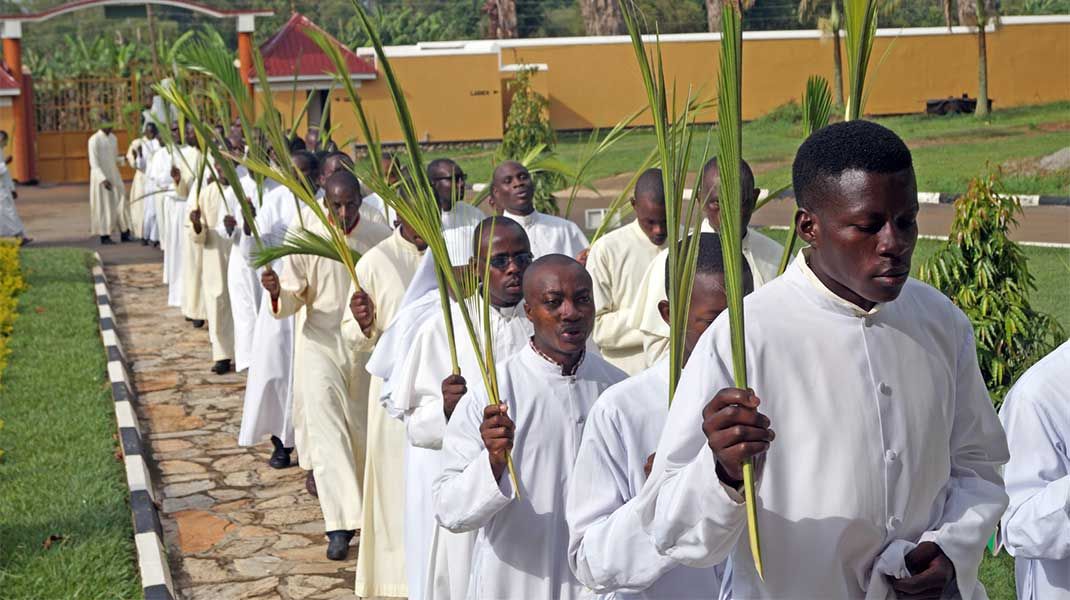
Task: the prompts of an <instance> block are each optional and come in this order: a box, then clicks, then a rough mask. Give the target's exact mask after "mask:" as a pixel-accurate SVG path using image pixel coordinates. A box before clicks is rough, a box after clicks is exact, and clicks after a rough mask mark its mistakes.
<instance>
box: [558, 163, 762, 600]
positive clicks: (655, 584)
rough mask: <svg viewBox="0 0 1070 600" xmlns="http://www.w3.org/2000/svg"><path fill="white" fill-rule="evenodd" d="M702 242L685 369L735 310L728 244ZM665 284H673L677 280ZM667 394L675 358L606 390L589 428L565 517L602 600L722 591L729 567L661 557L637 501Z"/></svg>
mask: <svg viewBox="0 0 1070 600" xmlns="http://www.w3.org/2000/svg"><path fill="white" fill-rule="evenodd" d="M659 181H660V175H659ZM699 235H700V238H699V243H698V251H697V257H696V259H695V274H694V284H693V286H692V288H691V299H690V302H689V304H688V310H687V319H686V321H685V323H686V324H687V328H686V330H685V331H684V335H683V338H684V342H683V344H684V357H683V358H684V363H685V364H686V363H687V359H688V357H689V356H690V355H691V352H692V350H693V349H694V347H695V344H697V343H698V340H699V337H701V336H702V334H703V333H704V332H705V331H706V329H707V328H708V327H709V326H710V324H711V323H713V321H714V320H715V319H716V318H717V316H718V315H720V314H721V313H722V312H724V310H725V308H727V306H728V300H727V299H726V297H725V289H726V288H725V281H724V277H725V275H724V262H723V260H722V255H721V241H720V238H719V237H718V235H717V234H716V233H702V234H699ZM680 245H681V247H682V246H684V244H683V243H681V244H680ZM681 250H682V251H683V248H681ZM743 277H744V288H745V291H750V289H751V287H752V286H751V282H750V269H749V268H748V267H747V266H746V265H745V264H744V266H743ZM664 278H665V281H666V282H668V281H670V278H669V275H668V273H666V274H665V276H664ZM665 293H666V295H668V293H669V289H668V284H667V283H666V285H665ZM658 308H659V309H660V311H661V314H662V318H663V319H664V320H665V322H666V323H669V322H670V317H669V311H670V308H669V302H668V301H667V300H663V301H662V302H661V303H660V305H659V307H658ZM668 396H669V359H668V357H664V358H662V359H660V360H659V361H658V362H657V364H655V365H654V366H652V367H650V368H649V369H646V370H645V371H642V372H641V373H639V374H638V375H635V376H634V377H630V378H628V379H626V380H624V381H622V382H620V383H618V384H617V385H614V386H613V387H611V388H609V389H608V390H606V391H605V393H603V394H602V396H601V397H599V398H598V402H596V403H595V405H594V408H592V409H591V414H590V417H589V418H588V420H587V427H586V428H585V429H584V431H583V443H582V444H581V445H580V450H579V454H578V455H577V457H576V464H575V466H574V467H573V472H572V479H571V483H570V485H569V493H568V504H567V506H566V510H565V514H566V516H567V518H568V523H569V566H571V567H572V572H573V573H574V574H575V575H576V577H577V579H579V580H580V581H581V582H582V583H583V584H584V585H586V586H587V587H588V588H589V589H591V590H593V591H595V592H597V593H599V594H602V595H603V596H601V597H605V598H615V599H617V600H626V599H636V600H638V599H640V598H648V599H650V600H690V599H692V598H698V597H704V596H705V595H710V596H713V595H715V593H714V592H715V591H716V590H718V589H720V587H721V577H722V575H723V573H724V569H723V565H717V566H715V567H707V568H703V569H693V568H690V567H685V566H680V565H679V564H678V563H676V562H675V561H674V560H672V559H671V558H668V557H665V556H662V555H661V554H659V553H658V551H657V549H656V548H655V547H654V545H653V543H651V539H650V536H649V535H647V534H646V532H645V531H644V530H643V528H642V526H641V525H640V523H639V515H638V513H637V512H636V511H635V504H634V503H633V502H632V499H633V498H635V497H636V496H637V495H639V491H640V490H641V489H642V488H643V486H644V485H645V483H646V479H647V474H648V473H649V471H650V466H651V462H652V460H653V458H654V451H655V450H656V449H657V446H658V440H659V439H660V438H661V430H662V427H663V426H664V425H665V418H666V417H667V416H668V413H669V397H668ZM623 548H627V551H626V552H622V551H621V549H623Z"/></svg>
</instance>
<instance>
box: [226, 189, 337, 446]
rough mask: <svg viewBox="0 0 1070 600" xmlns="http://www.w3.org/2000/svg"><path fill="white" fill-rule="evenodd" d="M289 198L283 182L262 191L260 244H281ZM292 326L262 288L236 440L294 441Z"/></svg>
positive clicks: (292, 212)
mask: <svg viewBox="0 0 1070 600" xmlns="http://www.w3.org/2000/svg"><path fill="white" fill-rule="evenodd" d="M294 201H295V198H294V195H293V193H292V192H291V191H290V190H289V189H287V188H286V187H285V186H282V185H277V186H275V188H274V189H272V190H271V191H270V192H265V193H264V196H263V198H262V202H261V204H260V207H259V208H258V209H257V213H256V227H257V231H259V232H260V241H261V242H262V243H263V244H264V245H265V246H278V245H280V244H282V242H283V240H284V239H285V237H286V231H287V230H288V229H289V227H290V224H291V223H294V222H295V221H296V219H297V206H296V205H295V204H294ZM295 226H296V223H295ZM243 234H244V232H243ZM245 244H247V245H248V244H253V240H249V239H246V240H245ZM251 251H252V250H251V249H250V250H249V252H250V253H251ZM282 262H283V261H282V260H276V261H275V262H273V263H271V269H272V270H273V271H275V272H276V273H278V272H280V271H281V270H282ZM262 272H263V269H257V270H256V275H255V277H256V285H257V286H259V285H260V273H262ZM346 304H347V305H348V304H349V303H348V302H347V303H346ZM293 332H294V318H293V317H291V318H287V319H276V318H275V317H274V316H272V310H271V295H270V294H267V293H266V292H262V293H261V295H260V308H259V309H258V310H257V313H256V322H255V324H254V326H253V344H252V348H253V354H252V357H251V358H250V362H249V374H248V376H247V378H246V383H245V402H244V404H243V405H242V416H241V431H240V432H239V434H238V444H239V445H241V446H255V445H256V444H259V443H260V442H262V441H263V440H264V438H265V437H267V436H269V435H273V436H275V437H277V438H279V439H280V440H282V444H283V445H284V446H285V447H287V448H293V447H294V445H295V442H296V432H295V431H294V416H293V385H292V382H293V352H294V335H293Z"/></svg>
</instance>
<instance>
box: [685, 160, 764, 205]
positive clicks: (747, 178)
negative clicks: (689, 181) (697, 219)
mask: <svg viewBox="0 0 1070 600" xmlns="http://www.w3.org/2000/svg"><path fill="white" fill-rule="evenodd" d="M711 171H717V173H718V177H720V168H718V166H717V157H716V156H714V157H713V158H711V159H709V160H707V161H706V164H704V165H702V178H701V179H700V180H699V186H701V185H702V184H703V182H704V181H705V180H706V176H707V175H709V174H710V172H711ZM739 189H740V191H741V192H742V193H743V201H744V202H755V201H756V200H755V199H754V198H753V194H748V193H747V190H753V189H754V171H752V170H751V168H750V164H749V163H748V162H747V161H745V160H743V159H740V160H739ZM719 193H720V190H718V194H719ZM703 194H704V195H705V191H703ZM706 200H707V199H706V198H702V201H703V202H706ZM750 208H751V209H753V208H754V206H753V204H752V205H751V207H750Z"/></svg>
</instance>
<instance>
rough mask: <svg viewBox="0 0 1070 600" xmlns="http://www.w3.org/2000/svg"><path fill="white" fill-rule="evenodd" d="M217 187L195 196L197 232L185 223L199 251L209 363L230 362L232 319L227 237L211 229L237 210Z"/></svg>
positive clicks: (232, 350)
mask: <svg viewBox="0 0 1070 600" xmlns="http://www.w3.org/2000/svg"><path fill="white" fill-rule="evenodd" d="M221 188H222V186H221V184H219V183H216V182H212V183H209V184H207V185H205V186H204V189H202V190H201V193H200V195H199V199H200V204H201V232H200V233H199V234H198V233H197V232H196V231H194V229H193V223H191V222H187V227H186V231H187V233H188V234H189V236H190V241H192V242H193V244H194V245H196V246H200V249H201V257H202V258H201V296H202V299H201V302H202V303H203V304H204V310H205V316H206V317H207V320H208V339H209V341H210V342H211V344H212V360H213V361H220V360H227V359H233V358H234V319H233V317H232V316H231V312H230V294H229V293H228V291H227V261H228V260H229V259H230V245H231V243H230V236H229V235H227V234H226V231H224V232H223V234H222V235H220V233H219V231H218V230H217V229H216V228H215V227H214V225H215V224H216V223H219V222H222V221H223V216H224V215H226V214H227V213H229V212H230V211H232V210H234V209H235V208H237V207H236V206H233V205H228V201H227V199H226V196H225V193H226V191H225V190H224V189H221Z"/></svg>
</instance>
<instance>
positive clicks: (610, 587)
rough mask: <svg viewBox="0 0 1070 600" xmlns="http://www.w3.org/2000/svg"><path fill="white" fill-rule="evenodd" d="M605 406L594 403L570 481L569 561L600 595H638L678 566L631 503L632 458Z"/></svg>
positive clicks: (588, 585) (581, 578)
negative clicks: (627, 462)
mask: <svg viewBox="0 0 1070 600" xmlns="http://www.w3.org/2000/svg"><path fill="white" fill-rule="evenodd" d="M602 407H603V405H602V404H600V402H599V403H595V405H594V408H593V409H592V410H591V414H590V415H589V416H588V418H587V425H586V426H585V427H584V430H583V442H582V443H581V444H580V450H579V453H578V454H577V456H576V463H575V465H574V466H573V468H572V475H571V476H570V478H569V490H568V496H567V498H566V506H565V517H566V519H567V521H568V529H569V544H568V563H569V567H571V568H572V573H573V574H574V575H575V576H576V579H578V580H579V581H580V583H582V584H583V585H585V586H587V587H588V588H590V589H592V590H594V591H595V592H598V593H600V594H606V593H609V592H614V591H622V592H639V591H642V590H644V589H646V588H648V587H650V586H651V585H652V584H654V582H656V581H657V580H658V578H660V577H661V576H662V575H663V574H665V573H666V572H667V571H669V570H670V569H672V568H673V567H675V566H676V563H675V562H674V561H673V560H672V559H670V558H668V557H666V556H662V555H661V554H659V553H658V551H657V549H656V548H655V547H654V542H653V540H652V539H651V538H650V535H649V534H647V532H646V531H645V530H644V529H643V526H642V524H641V522H640V518H639V512H638V511H637V510H636V505H635V503H633V502H630V501H628V500H629V493H628V489H629V488H628V465H625V464H622V461H623V460H626V459H627V457H628V456H629V454H628V451H627V448H626V446H625V443H624V440H623V439H622V436H621V429H620V427H619V424H618V423H616V422H615V420H614V419H613V418H612V415H610V414H609V411H607V410H603V409H602ZM622 548H627V549H628V551H627V552H622V551H621V549H622Z"/></svg>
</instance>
